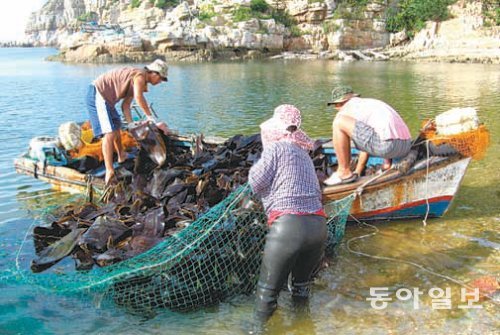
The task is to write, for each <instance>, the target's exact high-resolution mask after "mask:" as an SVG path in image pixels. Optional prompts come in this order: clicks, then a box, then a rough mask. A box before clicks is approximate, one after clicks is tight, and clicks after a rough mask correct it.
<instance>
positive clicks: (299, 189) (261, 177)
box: [248, 141, 323, 216]
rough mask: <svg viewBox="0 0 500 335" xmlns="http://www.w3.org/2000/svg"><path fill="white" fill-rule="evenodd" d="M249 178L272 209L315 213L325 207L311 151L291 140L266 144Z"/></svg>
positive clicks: (267, 207) (255, 189)
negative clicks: (309, 152)
mask: <svg viewBox="0 0 500 335" xmlns="http://www.w3.org/2000/svg"><path fill="white" fill-rule="evenodd" d="M248 181H249V183H250V186H251V188H252V190H253V192H254V193H256V194H257V195H259V196H261V197H262V202H263V204H264V208H265V210H266V213H267V215H268V216H269V215H270V213H271V212H272V211H284V212H287V211H293V212H300V213H316V212H318V211H320V210H321V209H322V208H323V205H322V204H321V188H320V185H319V181H318V177H317V176H316V171H315V170H314V164H313V162H312V160H311V158H310V157H309V155H308V153H307V152H306V151H305V150H304V149H302V148H300V147H299V146H298V145H296V144H293V143H291V142H285V141H281V142H274V143H270V144H269V145H267V146H266V147H265V148H264V151H263V152H262V156H261V158H260V159H259V161H258V162H257V163H255V164H254V166H252V168H251V169H250V172H249V176H248Z"/></svg>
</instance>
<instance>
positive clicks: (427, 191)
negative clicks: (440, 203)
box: [422, 140, 431, 227]
mask: <svg viewBox="0 0 500 335" xmlns="http://www.w3.org/2000/svg"><path fill="white" fill-rule="evenodd" d="M429 143H430V141H429V140H426V141H425V148H426V151H427V162H426V164H425V205H426V206H427V207H426V209H425V216H424V219H423V220H422V224H423V225H424V227H425V226H427V218H428V217H429V213H430V211H431V205H430V204H429V166H430V164H431V163H430V149H429Z"/></svg>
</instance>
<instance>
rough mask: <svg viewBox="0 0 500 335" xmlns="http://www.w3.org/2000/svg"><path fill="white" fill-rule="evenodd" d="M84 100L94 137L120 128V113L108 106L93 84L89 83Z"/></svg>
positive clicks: (113, 107)
mask: <svg viewBox="0 0 500 335" xmlns="http://www.w3.org/2000/svg"><path fill="white" fill-rule="evenodd" d="M85 100H86V101H85V102H86V104H87V110H88V113H89V119H90V124H91V125H92V131H93V133H94V137H100V136H102V135H103V134H107V133H111V132H113V131H115V130H119V129H120V127H121V120H120V115H118V112H117V111H116V108H115V106H110V105H109V104H108V103H107V102H106V101H105V100H104V98H103V97H102V95H101V94H100V93H99V91H97V89H96V88H95V86H94V85H92V84H91V85H89V88H88V91H87V98H86V99H85Z"/></svg>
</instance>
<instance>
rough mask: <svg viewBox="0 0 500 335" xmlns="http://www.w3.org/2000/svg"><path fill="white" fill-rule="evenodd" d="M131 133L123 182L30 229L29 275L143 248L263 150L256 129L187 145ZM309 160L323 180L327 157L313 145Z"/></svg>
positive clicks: (234, 181) (232, 180) (114, 258)
mask: <svg viewBox="0 0 500 335" xmlns="http://www.w3.org/2000/svg"><path fill="white" fill-rule="evenodd" d="M131 133H132V135H134V137H135V138H136V139H137V140H138V142H139V144H140V150H139V152H138V154H137V155H136V158H135V160H134V163H133V164H128V169H127V167H126V165H125V166H124V167H122V170H123V171H120V170H118V171H117V172H119V175H121V176H122V177H123V178H122V180H121V181H119V182H117V183H115V184H114V185H112V186H111V187H109V188H108V189H107V190H106V192H105V194H104V195H103V197H102V198H101V201H99V202H98V204H96V203H91V202H88V203H85V204H83V205H70V206H66V207H64V208H63V209H62V210H60V213H59V214H57V215H56V217H54V218H53V220H51V221H52V222H51V224H50V225H48V226H46V225H44V226H37V227H35V228H34V232H33V239H34V245H35V252H36V255H37V257H36V258H35V259H34V260H33V261H32V263H31V270H32V271H33V272H41V271H44V270H46V269H48V268H50V267H51V266H53V265H54V264H56V263H58V262H59V261H60V260H61V259H63V258H65V257H67V256H71V257H73V259H74V260H75V267H76V269H77V270H88V269H91V268H92V267H93V266H94V265H97V266H100V267H103V266H107V265H110V264H114V263H117V262H120V261H122V260H125V259H129V258H132V257H134V256H136V255H138V254H141V253H143V252H144V251H146V250H149V249H150V248H152V247H153V246H155V245H156V244H158V243H159V242H160V241H162V240H163V239H165V238H169V237H171V236H172V235H174V234H176V233H177V232H179V231H180V230H182V229H183V228H185V227H187V226H189V224H190V223H191V222H193V221H195V220H196V219H197V218H198V217H200V216H201V215H202V214H204V213H206V212H207V211H208V210H209V209H210V208H211V207H212V206H214V205H216V204H218V203H219V202H220V201H222V200H223V199H225V198H226V197H227V196H228V195H229V194H230V193H231V192H232V191H233V190H235V189H236V188H237V187H238V186H240V185H243V184H245V183H246V182H247V180H248V172H249V169H250V168H251V167H252V165H253V164H254V163H255V162H257V160H258V159H259V158H260V155H261V152H262V142H261V140H260V135H259V134H256V135H253V136H242V135H237V136H234V137H232V138H230V139H228V140H226V141H225V142H224V143H222V144H213V143H206V142H205V141H204V140H203V136H198V137H197V138H196V139H195V140H194V141H193V143H192V145H190V146H188V145H181V143H182V141H180V140H179V137H177V136H175V135H165V134H163V133H162V132H161V131H159V129H157V128H156V127H155V126H154V125H151V124H143V125H140V126H138V127H136V128H135V129H132V130H131ZM319 144H320V143H318V149H319ZM313 161H314V163H315V166H316V167H317V171H318V176H319V178H320V179H322V178H324V176H325V171H326V168H327V162H326V158H325V156H324V155H323V154H322V153H321V151H320V150H315V152H314V154H313Z"/></svg>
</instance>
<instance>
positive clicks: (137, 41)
mask: <svg viewBox="0 0 500 335" xmlns="http://www.w3.org/2000/svg"><path fill="white" fill-rule="evenodd" d="M266 1H267V3H268V6H272V8H274V11H275V13H276V11H281V12H279V13H282V14H283V13H287V14H288V15H289V16H288V17H287V20H288V21H286V20H278V21H276V20H275V19H274V18H273V17H275V16H273V17H272V16H271V15H269V13H270V12H271V11H270V10H268V11H266V12H265V13H256V11H255V10H254V11H253V12H252V11H251V9H250V7H251V1H250V0H236V1H230V0H188V1H181V2H179V3H177V4H176V5H174V6H166V7H165V8H158V7H162V4H164V3H166V1H161V0H48V1H47V3H46V4H45V5H44V6H43V8H42V9H41V10H40V11H38V12H36V13H33V15H32V17H31V19H30V21H29V23H28V25H27V27H26V33H27V36H28V37H29V39H28V42H29V43H31V44H34V45H38V46H55V47H58V48H59V49H60V54H59V55H58V56H56V57H54V59H58V60H62V61H68V62H98V63H101V62H102V63H108V62H132V61H149V60H150V59H153V58H155V57H163V58H167V59H174V60H189V61H201V60H213V59H216V58H229V59H232V58H234V59H242V58H259V57H273V56H274V57H276V55H279V54H281V53H283V52H285V53H284V54H283V55H290V54H289V52H292V53H293V54H295V55H298V54H299V55H303V56H302V57H311V56H310V55H315V57H325V58H339V59H346V60H348V59H370V60H372V59H373V60H375V59H384V60H385V59H387V58H388V57H399V58H405V59H406V58H407V59H414V58H427V59H439V58H443V56H442V53H445V54H446V53H447V52H451V53H452V54H453V53H455V52H459V51H458V48H456V51H455V45H456V46H457V47H458V46H459V45H460V43H455V41H457V38H456V37H457V36H456V33H455V36H454V37H455V38H454V39H453V38H449V37H451V36H453V35H450V36H448V31H452V30H453V29H461V31H463V33H464V34H463V35H460V36H465V35H467V36H469V37H468V39H467V43H465V44H464V43H462V44H464V45H465V48H466V49H469V50H470V53H471V54H470V57H469V56H467V57H465V58H454V59H453V60H456V61H487V62H500V61H498V57H499V56H498V53H499V45H498V43H499V42H498V41H499V38H498V37H499V35H498V31H497V30H498V29H497V30H495V29H496V28H498V27H493V28H491V29H487V30H486V29H483V28H484V25H483V22H482V20H481V12H480V11H479V12H477V10H476V9H477V8H479V7H477V6H480V1H479V2H478V1H476V2H474V3H473V4H470V1H467V2H463V3H462V2H461V4H460V3H459V4H457V5H455V6H453V7H452V10H454V12H453V13H454V14H455V18H454V19H452V20H449V21H446V22H442V23H440V24H439V25H438V24H436V23H430V24H429V27H428V29H425V30H424V31H422V32H421V33H419V34H418V35H417V36H416V37H415V39H414V40H413V41H412V42H411V43H408V40H407V38H406V36H405V34H404V33H400V34H392V35H391V34H390V33H388V32H387V30H386V23H385V17H386V12H387V9H388V6H391V5H392V4H394V2H397V0H371V1H368V4H367V5H366V7H359V6H358V7H349V6H346V3H345V2H342V3H338V2H337V1H335V0H318V2H310V0H266ZM169 3H174V1H170V2H169ZM477 3H479V5H478V4H477ZM474 6H476V7H474ZM464 8H466V9H467V10H463V9H464ZM471 8H472V9H471ZM290 18H292V19H293V22H294V23H293V24H289V23H290V20H289V19H290ZM285 24H286V25H285ZM488 34H490V35H488ZM495 42H496V44H495ZM403 43H406V45H404V46H403ZM495 45H496V49H495ZM388 46H390V47H391V48H390V49H388V48H387V47H388ZM384 48H385V49H384ZM484 48H486V49H487V52H488V53H492V55H488V56H485V57H482V55H481V53H482V52H483V51H482V50H483V49H484ZM462 49H463V48H462ZM363 50H365V51H363ZM366 50H369V52H366ZM477 50H481V51H480V52H479V53H478V52H477ZM462 51H463V50H462ZM474 53H477V54H476V55H473V54H474ZM464 54H465V53H464V52H461V55H464ZM305 55H306V56H305ZM313 57H314V56H313ZM443 59H445V58H443Z"/></svg>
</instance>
